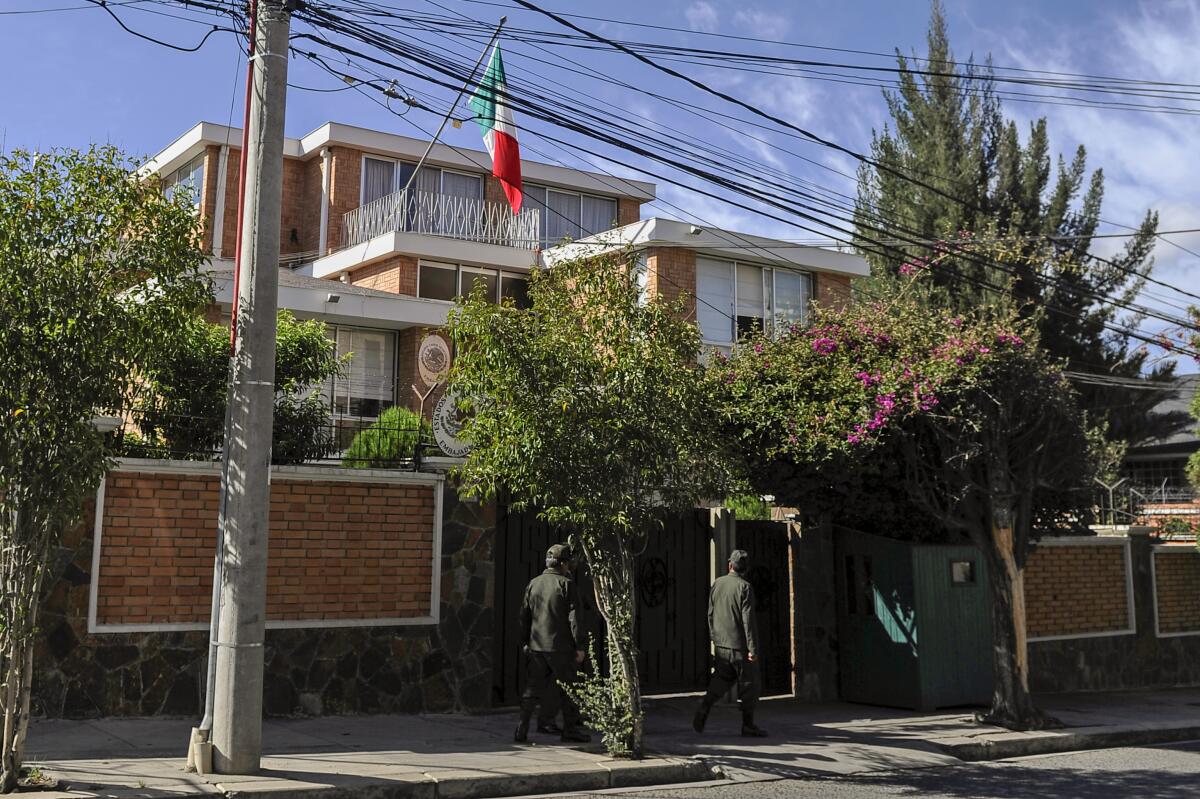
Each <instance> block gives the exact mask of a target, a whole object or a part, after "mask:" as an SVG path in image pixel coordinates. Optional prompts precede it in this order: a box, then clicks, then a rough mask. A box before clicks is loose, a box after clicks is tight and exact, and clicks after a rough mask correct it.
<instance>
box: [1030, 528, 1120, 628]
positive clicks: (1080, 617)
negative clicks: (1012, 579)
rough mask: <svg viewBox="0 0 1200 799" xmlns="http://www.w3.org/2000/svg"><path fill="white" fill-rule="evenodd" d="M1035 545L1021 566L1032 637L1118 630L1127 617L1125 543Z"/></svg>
mask: <svg viewBox="0 0 1200 799" xmlns="http://www.w3.org/2000/svg"><path fill="white" fill-rule="evenodd" d="M1093 541H1094V539H1089V542H1088V543H1080V544H1067V545H1051V544H1041V545H1039V546H1037V547H1035V548H1034V550H1033V552H1032V553H1031V554H1030V556H1029V560H1028V562H1027V563H1026V566H1025V607H1026V616H1025V618H1026V624H1027V626H1028V631H1029V637H1030V638H1040V637H1046V636H1057V635H1086V634H1091V633H1104V632H1113V633H1116V632H1120V631H1123V630H1128V629H1129V628H1130V627H1132V626H1133V623H1132V619H1130V618H1129V601H1128V593H1127V576H1126V565H1125V547H1124V546H1121V545H1120V543H1119V542H1118V543H1113V544H1107V543H1105V544H1098V543H1092V542H1093Z"/></svg>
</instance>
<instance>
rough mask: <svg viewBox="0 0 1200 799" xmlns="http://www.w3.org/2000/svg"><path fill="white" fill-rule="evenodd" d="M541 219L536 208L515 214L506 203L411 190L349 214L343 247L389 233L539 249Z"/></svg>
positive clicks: (345, 219)
mask: <svg viewBox="0 0 1200 799" xmlns="http://www.w3.org/2000/svg"><path fill="white" fill-rule="evenodd" d="M539 214H540V212H539V211H538V209H536V208H526V209H522V210H521V212H520V213H518V214H514V213H513V212H512V210H511V209H510V208H509V207H508V205H507V204H506V203H498V202H488V201H485V200H477V199H475V198H474V197H459V196H455V195H453V194H437V193H433V192H428V191H416V190H415V189H408V190H406V191H397V192H393V193H392V194H388V195H385V196H383V197H380V198H379V199H378V200H372V201H371V202H369V203H366V204H364V205H361V206H359V207H358V208H355V209H354V210H353V211H348V212H347V213H346V214H345V216H344V218H343V221H344V223H345V224H344V229H345V242H344V244H345V246H347V247H353V246H355V245H356V244H362V243H363V242H366V241H370V240H371V239H373V238H375V237H376V236H382V235H384V234H385V233H424V234H426V235H430V236H445V237H447V238H452V239H464V240H466V241H478V242H482V243H484V244H499V245H501V246H504V247H517V248H519V249H522V250H536V249H537V248H538V246H539V237H538V223H539Z"/></svg>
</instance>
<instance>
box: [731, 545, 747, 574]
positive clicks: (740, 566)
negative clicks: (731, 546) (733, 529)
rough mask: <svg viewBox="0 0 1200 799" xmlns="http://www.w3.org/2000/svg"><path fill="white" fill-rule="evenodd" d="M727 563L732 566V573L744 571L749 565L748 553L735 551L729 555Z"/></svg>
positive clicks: (740, 550) (742, 550)
mask: <svg viewBox="0 0 1200 799" xmlns="http://www.w3.org/2000/svg"><path fill="white" fill-rule="evenodd" d="M729 562H730V563H732V564H733V570H734V571H737V572H740V571H745V569H746V566H747V565H749V563H750V553H749V552H747V551H746V550H744V549H735V550H733V552H730V553H729Z"/></svg>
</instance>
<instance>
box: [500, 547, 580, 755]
mask: <svg viewBox="0 0 1200 799" xmlns="http://www.w3.org/2000/svg"><path fill="white" fill-rule="evenodd" d="M570 573H571V550H570V549H569V548H568V547H567V546H566V545H565V544H555V545H554V546H552V547H550V549H549V550H547V552H546V570H545V571H544V572H542V573H541V574H539V575H538V576H537V577H534V578H533V579H532V580H531V581H530V582H529V585H528V586H526V588H525V600H524V602H522V603H521V640H522V642H523V643H524V649H525V652H526V653H527V658H526V679H525V692H524V693H523V694H522V695H521V720H520V721H519V722H518V723H517V730H516V732H515V733H514V734H513V738H514V739H515V740H516V741H517V742H518V743H524V742H526V741H527V740H529V720H530V719H531V718H533V711H534V708H535V707H537V706H538V705H542V706H543V707H550V706H552V704H553V703H552V700H551V699H550V697H551V695H552V693H557V695H558V700H559V703H560V704H561V706H562V714H563V728H562V740H564V741H568V742H571V743H586V742H588V741H590V740H591V739H592V736H590V735H588V733H587V732H586V731H585V730H584V729H583V726H582V724H581V723H580V720H579V708H578V707H576V705H575V702H574V701H572V699H571V697H570V696H568V695H567V694H566V693H565V692H564V691H563V690H562V687H561V686H560V685H559V683H560V682H565V683H571V682H574V681H575V675H576V669H577V667H578V666H579V664H580V663H582V662H583V649H582V647H583V635H582V633H581V628H580V622H579V618H578V611H579V594H578V590H577V589H576V587H575V582H574V581H573V580H572V579H571V578H570Z"/></svg>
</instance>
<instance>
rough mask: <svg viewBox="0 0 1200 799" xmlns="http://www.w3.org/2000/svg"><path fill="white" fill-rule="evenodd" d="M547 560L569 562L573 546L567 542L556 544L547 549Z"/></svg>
mask: <svg viewBox="0 0 1200 799" xmlns="http://www.w3.org/2000/svg"><path fill="white" fill-rule="evenodd" d="M546 560H557V561H558V562H559V563H567V562H569V561H570V560H571V548H570V547H569V546H567V545H566V544H554V545H553V546H551V547H550V548H549V549H547V550H546Z"/></svg>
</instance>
